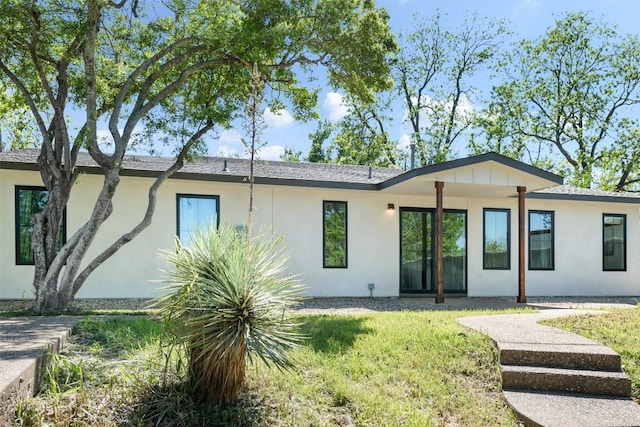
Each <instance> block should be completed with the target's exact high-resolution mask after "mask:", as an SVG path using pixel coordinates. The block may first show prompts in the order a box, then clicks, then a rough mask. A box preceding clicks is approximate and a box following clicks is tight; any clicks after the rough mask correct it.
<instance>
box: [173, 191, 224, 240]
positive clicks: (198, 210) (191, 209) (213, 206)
mask: <svg viewBox="0 0 640 427" xmlns="http://www.w3.org/2000/svg"><path fill="white" fill-rule="evenodd" d="M177 204H178V213H177V219H178V231H177V234H178V238H179V239H180V242H181V243H182V245H183V246H189V245H190V244H191V237H192V234H193V232H194V231H195V230H197V229H198V228H201V227H205V226H207V225H215V226H216V227H218V225H219V224H220V215H219V212H220V198H219V197H218V196H207V195H201V194H178V195H177Z"/></svg>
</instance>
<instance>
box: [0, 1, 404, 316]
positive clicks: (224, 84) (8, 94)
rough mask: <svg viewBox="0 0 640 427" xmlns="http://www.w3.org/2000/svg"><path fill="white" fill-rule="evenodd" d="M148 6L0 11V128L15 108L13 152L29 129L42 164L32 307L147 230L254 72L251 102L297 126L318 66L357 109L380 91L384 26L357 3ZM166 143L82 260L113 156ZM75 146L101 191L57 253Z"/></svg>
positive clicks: (389, 42) (105, 197) (18, 5)
mask: <svg viewBox="0 0 640 427" xmlns="http://www.w3.org/2000/svg"><path fill="white" fill-rule="evenodd" d="M145 4H146V5H147V6H149V8H148V9H145V8H144V6H145ZM152 6H156V4H155V3H153V2H140V1H136V0H124V1H121V2H107V1H102V0H87V1H80V0H69V1H62V2H61V1H58V0H36V1H29V2H24V1H14V0H10V1H3V2H0V16H2V21H1V22H0V93H1V95H0V119H7V118H8V119H9V120H8V122H9V123H11V122H12V120H11V119H12V117H8V115H10V114H13V113H12V112H21V111H28V112H29V113H30V114H29V117H28V119H27V118H26V116H23V118H24V122H25V123H24V126H23V125H22V121H20V122H19V123H18V124H19V125H20V126H22V127H20V126H17V125H16V127H15V129H14V130H13V131H12V133H11V134H10V136H11V137H12V138H13V139H15V141H10V142H9V145H12V146H14V145H22V144H24V142H23V140H26V139H25V138H26V137H24V138H23V137H22V136H20V134H21V133H24V134H28V133H30V129H32V128H33V129H37V131H38V132H39V136H38V138H39V140H40V143H39V146H40V148H41V150H42V152H43V153H45V154H46V158H47V161H46V162H42V164H41V166H42V167H41V168H40V172H41V175H42V178H43V182H44V183H45V185H46V186H47V190H48V191H49V193H50V199H49V203H48V204H47V207H46V209H45V210H44V211H43V212H41V213H38V214H37V215H36V216H35V218H36V221H35V223H36V224H38V229H37V230H36V232H34V236H35V237H34V245H33V249H34V253H35V257H34V258H35V277H34V286H35V288H36V289H35V290H36V292H35V294H36V303H35V308H36V309H37V310H47V309H59V308H61V307H59V305H61V306H63V307H64V306H65V305H67V304H69V303H70V301H71V300H72V299H73V297H74V295H75V293H76V292H78V290H79V289H80V288H81V287H82V285H83V283H84V282H85V280H86V278H87V277H88V276H89V275H90V274H92V272H93V271H95V269H96V268H97V267H98V266H99V265H101V264H102V263H103V262H105V261H106V260H107V259H108V258H109V257H111V256H112V255H113V254H114V253H115V252H117V251H118V250H119V248H120V247H122V246H123V245H124V244H126V243H127V242H129V241H131V240H132V239H133V238H135V237H136V236H137V235H138V234H139V233H140V232H141V231H142V230H144V229H145V228H146V227H147V226H148V224H149V223H150V221H151V218H152V216H153V213H154V209H155V194H156V192H157V189H158V187H159V186H160V185H161V184H162V183H163V182H164V181H165V180H166V179H167V178H168V177H169V176H171V175H172V174H173V173H174V172H175V171H177V170H179V169H180V168H181V167H182V165H183V164H184V162H185V161H188V160H189V159H191V158H192V157H193V156H194V155H197V154H202V153H203V152H205V149H206V143H205V141H204V140H203V137H204V136H205V135H206V134H207V133H209V132H211V131H213V130H220V129H223V128H224V127H226V126H228V125H229V124H230V123H231V122H232V121H233V120H234V119H236V118H238V117H239V116H240V115H241V114H242V112H243V106H244V105H245V101H246V99H247V96H248V94H250V93H252V88H251V85H252V79H251V76H252V75H253V74H254V71H256V72H257V74H259V75H260V79H261V82H262V83H264V86H261V87H260V93H259V94H256V96H258V95H259V96H263V95H264V94H275V96H274V99H267V100H266V102H267V104H269V105H277V104H278V103H283V102H284V101H285V100H287V99H288V100H289V101H290V103H291V104H292V106H293V111H294V114H295V116H296V117H297V118H299V119H308V118H311V117H314V116H315V114H316V113H315V111H314V108H315V106H316V104H317V91H316V90H315V89H313V88H307V87H306V86H305V83H306V82H304V81H301V79H303V78H304V76H308V77H313V74H314V73H317V72H318V68H322V69H324V70H326V72H327V74H328V80H329V82H330V84H331V85H332V86H333V87H336V88H342V89H343V90H345V91H346V93H348V94H350V95H351V96H353V97H354V98H357V99H363V100H370V99H372V97H373V95H372V94H373V93H374V92H375V91H378V90H383V89H386V88H388V87H390V85H391V80H390V77H389V76H390V71H389V65H388V63H387V61H386V56H387V54H388V53H389V52H391V51H393V50H394V49H395V42H394V40H393V37H392V35H391V33H390V30H389V26H388V20H389V16H388V14H387V13H386V11H385V10H384V9H378V8H377V7H376V6H375V4H374V2H373V1H371V0H346V1H345V0H296V1H286V0H259V1H251V2H230V1H227V0H207V1H182V0H170V1H167V2H162V4H159V3H158V5H157V8H158V9H157V10H156V9H154V7H152ZM261 99H262V98H261ZM71 110H75V111H80V112H82V113H84V116H83V117H85V121H84V122H80V123H73V125H71V124H70V123H69V122H68V121H67V117H66V115H67V114H69V113H70V112H71ZM76 116H80V115H79V114H76ZM20 120H22V119H20ZM14 122H15V120H14ZM3 123H6V121H3ZM99 126H103V127H107V129H108V131H109V138H107V139H106V140H103V141H102V140H98V127H99ZM5 134H6V132H5ZM168 147H170V150H172V151H173V152H174V153H175V154H176V161H175V163H174V164H173V165H172V166H171V167H170V168H169V169H168V170H167V171H164V172H163V173H161V174H160V175H159V176H158V178H157V180H156V181H155V182H154V183H153V184H152V186H151V187H150V191H149V201H148V204H147V210H146V212H145V213H144V214H143V215H141V218H140V219H139V222H138V223H137V224H136V225H135V226H134V228H133V229H131V230H130V232H128V233H126V234H123V235H122V236H120V237H118V238H117V240H116V241H114V242H113V244H111V245H110V246H108V247H107V248H106V249H105V250H104V251H103V252H102V253H100V254H98V255H97V256H96V258H94V259H92V260H85V257H86V256H87V253H89V247H90V244H91V242H92V241H93V238H94V237H95V234H96V233H97V232H98V230H99V228H100V226H101V225H102V224H103V222H104V221H105V220H106V218H107V217H108V216H109V215H110V213H111V209H110V206H111V205H112V203H111V201H112V198H113V197H114V195H115V194H116V190H117V187H118V184H119V173H120V169H119V168H120V165H121V164H122V160H123V158H124V156H125V154H126V153H127V152H129V151H131V150H132V149H145V148H146V150H147V151H149V152H151V153H158V152H161V151H165V152H166V151H168V150H167V148H168ZM80 150H87V151H88V152H89V154H90V155H91V157H92V158H93V160H94V161H95V162H96V163H97V164H98V165H99V166H100V168H101V170H102V171H103V173H104V175H105V179H104V181H103V182H104V184H103V188H102V190H101V192H100V195H99V197H98V198H97V199H96V202H95V207H94V208H93V209H91V212H92V213H91V215H90V216H89V217H88V218H86V224H87V226H86V227H82V228H81V229H80V230H79V234H77V235H76V237H77V238H74V239H69V240H68V241H67V242H66V243H65V245H64V246H63V247H62V248H60V249H58V248H57V247H56V246H55V242H56V240H55V236H53V238H52V236H51V233H52V231H51V230H53V232H55V230H57V229H58V227H59V225H60V224H61V222H62V217H63V212H64V208H65V206H66V204H67V201H68V200H69V197H70V193H71V189H72V187H73V185H74V184H75V180H76V177H77V176H78V169H77V166H76V159H77V155H78V152H79V151H80ZM83 221H84V220H83ZM47 242H48V243H47ZM87 261H88V262H87ZM81 266H82V267H81Z"/></svg>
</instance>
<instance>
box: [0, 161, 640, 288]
mask: <svg viewBox="0 0 640 427" xmlns="http://www.w3.org/2000/svg"><path fill="white" fill-rule="evenodd" d="M502 181H504V180H502ZM502 181H500V182H502ZM152 182H153V180H152V179H150V178H142V177H122V179H121V183H120V186H119V188H118V191H117V194H116V196H115V198H114V202H113V203H114V210H113V214H112V215H111V217H110V218H109V219H108V220H107V221H106V222H105V223H104V224H103V226H102V228H101V230H100V231H99V233H98V234H97V236H96V238H95V241H94V243H93V246H92V248H91V250H90V251H89V253H88V255H87V259H86V260H85V263H86V262H88V261H89V260H91V259H92V258H93V257H94V256H95V255H97V254H98V253H99V252H101V251H102V250H103V249H104V248H105V247H107V246H108V245H109V244H110V243H111V242H112V241H113V240H114V239H116V238H117V237H118V236H120V235H121V234H122V233H125V232H127V231H129V230H130V229H131V228H132V227H133V226H134V225H135V224H137V222H138V221H140V219H141V218H142V217H143V215H144V211H145V209H146V204H147V191H148V188H149V185H151V183H152ZM509 182H511V181H509ZM101 184H102V179H101V177H100V176H99V175H82V176H80V177H79V179H78V182H77V184H76V186H75V187H74V189H73V192H72V195H71V199H70V201H69V205H68V210H67V236H68V237H70V236H71V235H72V234H73V232H75V231H76V230H77V229H78V228H79V227H80V226H81V225H82V224H83V223H84V222H85V221H86V220H87V218H88V217H89V215H90V214H91V210H92V209H93V204H94V202H95V199H96V197H97V194H98V191H99V189H100V186H101ZM16 185H42V184H41V181H40V177H39V175H38V173H36V172H33V171H19V170H8V169H0V237H1V238H0V298H29V297H32V295H33V290H32V280H33V266H28V265H16V263H15V214H14V209H15V201H14V188H15V186H16ZM425 185H426V184H425ZM429 186H430V187H433V183H429ZM447 188H448V187H447V186H445V189H444V208H445V209H461V210H466V211H467V239H466V241H467V290H468V295H469V296H515V295H517V292H518V282H517V279H518V210H517V199H516V198H514V197H502V198H477V197H473V194H471V195H472V197H469V198H463V197H449V196H448V195H447ZM177 194H201V195H215V196H219V210H220V212H219V213H220V222H221V223H225V222H226V223H230V224H233V225H244V224H246V223H247V208H248V201H249V200H248V197H249V186H248V185H247V184H246V183H245V184H234V183H222V182H209V181H190V180H177V179H176V180H168V181H167V182H166V183H165V184H164V185H163V186H162V187H161V188H160V190H159V191H158V201H157V207H156V212H155V215H154V218H153V221H152V223H151V225H150V226H149V227H148V228H147V229H146V230H145V231H143V232H142V234H140V235H139V236H138V237H137V238H136V239H134V240H133V241H132V242H131V243H129V244H127V245H125V246H124V247H123V248H122V249H121V250H120V251H118V252H117V253H116V254H115V255H114V256H113V257H112V258H111V259H109V260H108V261H107V262H106V263H105V264H103V265H102V266H101V267H99V268H98V269H97V270H96V271H95V272H94V273H93V274H92V275H91V276H90V277H89V279H88V280H87V282H86V283H85V285H84V286H83V288H82V289H81V290H80V292H79V293H78V295H77V296H78V297H79V298H98V297H100V298H127V297H130V298H142V297H153V296H154V295H156V291H157V288H158V287H160V286H162V284H161V283H160V282H159V281H160V280H161V279H162V274H161V270H162V269H163V268H165V265H164V263H163V261H162V259H161V258H160V257H159V256H158V254H159V252H160V251H161V250H171V249H172V248H173V245H174V236H175V234H176V221H177V219H176V195H177ZM428 194H430V195H426V196H418V195H407V194H394V193H393V192H392V191H391V189H387V190H385V191H380V192H377V191H361V190H345V189H327V188H313V187H294V186H273V185H256V187H255V195H254V224H255V227H256V228H259V227H261V226H266V227H272V228H273V230H274V231H275V232H277V233H281V234H283V236H284V243H285V245H286V248H287V250H288V251H289V252H290V253H291V259H290V261H289V263H288V270H289V272H290V273H291V274H294V275H298V276H299V277H300V280H301V281H302V282H303V283H305V284H306V285H307V286H308V291H307V294H308V295H310V296H322V297H330V296H368V295H369V294H370V293H369V288H368V284H369V283H374V284H375V289H374V291H373V295H374V296H385V297H387V296H388V297H395V296H398V295H399V280H400V277H399V276H400V259H399V257H400V255H399V254H400V247H399V245H400V225H399V215H400V208H402V207H407V208H409V207H413V208H434V207H435V197H433V195H432V193H428ZM323 200H332V201H344V202H347V227H348V268H323V253H322V250H323V248H322V243H323V241H322V239H323V233H322V224H323V211H322V202H323ZM389 203H393V204H394V207H395V209H393V210H389V209H387V205H388V204H389ZM483 208H503V209H510V212H511V214H510V218H511V224H510V237H511V239H510V240H511V241H510V269H508V270H485V269H483V260H482V251H483V247H482V241H483ZM526 209H527V212H528V211H529V210H530V209H539V210H551V211H554V212H555V218H554V220H555V227H554V242H555V247H554V248H555V269H554V270H552V271H533V270H529V269H528V268H526V289H527V295H529V296H538V295H557V296H574V295H575V296H578V295H581V296H600V295H640V267H639V255H640V242H639V237H640V226H639V223H640V217H639V214H638V205H637V204H630V203H601V202H581V201H564V200H541V199H535V200H533V199H527V201H526ZM603 213H611V214H626V215H627V223H626V225H627V234H626V238H627V270H626V271H623V272H618V271H616V272H609V271H603V269H602V214H603ZM527 218H528V216H527ZM527 231H528V228H527ZM527 244H528V242H527ZM527 267H528V266H527Z"/></svg>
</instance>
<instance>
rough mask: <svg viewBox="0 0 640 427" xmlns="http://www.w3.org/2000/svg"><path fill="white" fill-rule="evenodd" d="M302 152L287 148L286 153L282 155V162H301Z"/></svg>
mask: <svg viewBox="0 0 640 427" xmlns="http://www.w3.org/2000/svg"><path fill="white" fill-rule="evenodd" d="M300 156H302V151H299V150H296V149H293V148H289V147H286V148H285V149H284V153H282V154H281V155H280V160H282V161H285V162H299V161H300Z"/></svg>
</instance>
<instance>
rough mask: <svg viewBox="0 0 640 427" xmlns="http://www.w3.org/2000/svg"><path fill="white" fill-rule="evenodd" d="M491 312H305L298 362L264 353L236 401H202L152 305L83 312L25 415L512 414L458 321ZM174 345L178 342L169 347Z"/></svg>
mask: <svg viewBox="0 0 640 427" xmlns="http://www.w3.org/2000/svg"><path fill="white" fill-rule="evenodd" d="M480 314H487V312H480V311H475V312H474V311H464V312H442V311H439V312H434V311H425V312H386V313H370V314H366V315H318V316H305V317H300V321H301V322H302V324H303V327H302V329H303V332H304V333H305V334H306V335H307V336H308V337H309V339H308V340H307V341H306V343H305V345H304V346H303V347H301V348H298V349H296V350H295V351H294V352H293V355H294V358H295V359H296V361H297V367H296V369H295V371H292V372H279V371H278V370H276V369H268V368H267V367H265V366H264V365H262V364H257V366H254V367H252V368H250V369H249V371H248V374H247V384H246V388H245V391H244V392H243V393H242V395H241V397H240V400H239V401H238V402H237V404H234V405H232V406H229V407H226V408H214V409H210V410H204V409H201V408H198V407H197V406H196V405H195V404H194V403H193V402H192V401H191V399H190V398H189V397H188V394H187V393H186V392H185V387H186V385H185V384H186V383H185V382H184V366H185V358H184V355H179V354H178V353H179V352H176V351H173V352H171V354H172V355H171V356H168V354H169V351H168V350H169V349H168V348H166V347H162V346H161V345H160V342H161V335H162V328H161V326H160V324H159V323H158V322H156V321H154V320H150V319H148V318H145V317H138V318H123V319H111V320H85V321H83V322H82V323H81V324H80V325H79V326H78V327H77V328H76V329H75V330H74V334H73V336H72V338H71V340H70V345H68V346H67V348H66V349H65V350H64V352H63V354H62V355H61V356H60V357H59V358H58V361H57V362H58V363H56V364H55V365H54V368H53V369H52V370H51V371H50V372H49V374H48V381H47V384H48V385H47V388H46V391H45V392H44V393H41V395H40V396H38V397H37V398H34V399H30V400H28V401H26V402H25V403H23V404H22V405H21V406H20V408H19V410H18V413H17V419H18V420H17V422H18V424H19V425H25V426H41V425H71V426H89V425H101V426H116V425H118V426H122V425H133V426H156V425H162V426H169V425H171V426H216V425H218V426H230V425H238V426H245V425H246V426H327V425H329V426H430V425H432V426H480V425H491V426H501V425H508V426H514V425H516V424H517V421H516V419H515V417H514V415H513V413H512V412H511V410H510V409H509V408H508V407H507V405H506V403H505V402H504V400H503V399H502V394H501V388H500V376H499V367H498V364H497V355H496V350H495V348H494V346H493V344H492V343H491V341H490V340H489V338H487V337H486V336H484V335H482V334H479V333H476V332H472V331H469V330H467V329H465V328H463V327H462V326H460V325H458V324H457V323H456V322H455V318H456V317H459V316H463V315H465V316H466V315H480ZM174 350H175V349H174Z"/></svg>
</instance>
